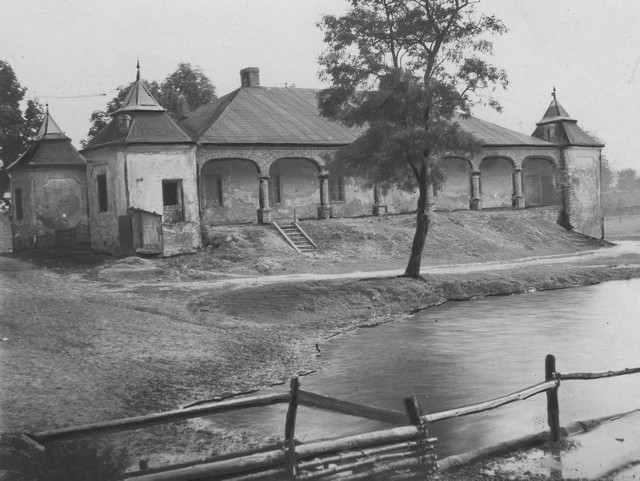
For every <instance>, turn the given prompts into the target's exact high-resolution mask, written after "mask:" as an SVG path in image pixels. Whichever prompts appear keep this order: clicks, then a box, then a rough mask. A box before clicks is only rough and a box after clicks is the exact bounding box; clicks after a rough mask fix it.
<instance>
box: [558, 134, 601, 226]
mask: <svg viewBox="0 0 640 481" xmlns="http://www.w3.org/2000/svg"><path fill="white" fill-rule="evenodd" d="M565 155H566V162H567V171H568V174H569V186H570V197H569V204H570V211H569V216H570V217H569V221H570V222H571V225H572V226H573V228H574V229H575V230H577V231H578V232H582V233H583V234H586V235H590V236H593V237H597V238H600V237H601V236H602V227H603V226H602V222H603V221H602V216H603V213H602V205H601V200H600V166H599V159H600V149H599V148H597V147H569V148H567V149H566V152H565Z"/></svg>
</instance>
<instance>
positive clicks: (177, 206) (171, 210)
mask: <svg viewBox="0 0 640 481" xmlns="http://www.w3.org/2000/svg"><path fill="white" fill-rule="evenodd" d="M162 204H163V213H162V214H163V222H165V223H167V224H175V223H176V222H183V221H184V210H183V208H182V180H163V181H162Z"/></svg>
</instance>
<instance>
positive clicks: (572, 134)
mask: <svg viewBox="0 0 640 481" xmlns="http://www.w3.org/2000/svg"><path fill="white" fill-rule="evenodd" d="M551 95H552V96H553V100H552V101H551V104H549V107H548V108H547V111H546V112H545V113H544V116H543V117H542V119H541V120H540V122H537V123H536V126H537V127H536V130H535V131H534V132H533V136H534V137H538V138H539V139H545V138H546V137H545V133H546V134H548V132H547V130H548V129H549V127H545V126H547V125H549V124H555V125H556V128H557V129H558V130H557V132H556V134H555V136H556V140H555V142H557V143H559V144H563V145H576V146H584V147H604V145H603V144H602V143H601V142H599V141H598V140H596V139H594V138H593V137H592V136H590V135H589V134H588V133H587V132H585V131H584V130H582V129H581V128H580V127H579V126H578V121H577V120H576V119H574V118H571V117H570V116H569V113H568V112H567V111H566V110H565V109H564V107H563V106H562V105H560V102H558V99H557V98H556V89H555V87H554V88H553V93H552V94H551Z"/></svg>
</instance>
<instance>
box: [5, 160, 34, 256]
mask: <svg viewBox="0 0 640 481" xmlns="http://www.w3.org/2000/svg"><path fill="white" fill-rule="evenodd" d="M10 175H11V198H12V201H13V205H12V208H11V230H12V232H13V251H14V252H17V251H19V250H22V249H27V248H30V247H33V246H34V244H35V243H34V234H36V223H37V216H36V211H35V199H34V197H35V194H34V186H33V184H34V182H33V179H32V178H31V176H30V175H29V174H28V173H27V172H25V171H17V172H11V174H10ZM16 189H21V190H22V220H18V219H17V217H16V212H17V207H16V195H15V192H16Z"/></svg>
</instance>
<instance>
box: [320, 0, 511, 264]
mask: <svg viewBox="0 0 640 481" xmlns="http://www.w3.org/2000/svg"><path fill="white" fill-rule="evenodd" d="M350 3H351V9H350V10H349V11H348V12H347V13H346V14H345V15H343V16H340V17H336V16H333V15H326V16H324V17H323V18H322V20H321V22H320V23H319V24H318V26H319V27H320V28H321V29H322V30H323V32H324V41H325V43H326V45H327V49H326V50H325V52H324V53H323V54H322V55H321V57H320V65H321V72H320V77H321V79H323V80H326V81H329V82H330V83H331V87H330V88H329V89H326V90H323V91H322V92H320V94H319V95H318V102H319V108H320V111H321V113H322V115H324V116H326V117H329V118H332V119H335V120H338V121H340V122H342V123H344V124H345V125H347V126H357V127H361V128H362V129H363V130H364V132H363V134H362V135H361V136H360V137H359V138H358V139H357V140H356V141H355V142H354V143H353V144H351V145H350V146H348V147H346V148H344V149H341V151H340V152H339V153H338V156H337V160H338V161H341V162H343V163H344V165H345V172H346V173H347V174H349V173H351V174H354V173H357V174H360V175H364V176H365V178H367V180H368V181H369V182H370V183H371V184H374V183H387V182H389V183H393V184H395V185H397V186H398V187H399V188H402V189H409V188H415V187H416V186H417V187H418V190H419V197H418V209H417V215H416V232H415V235H414V239H413V244H412V248H411V256H410V258H409V262H408V264H407V268H406V271H405V276H408V277H420V262H421V259H422V252H423V250H424V243H425V240H426V238H427V234H428V232H429V226H430V224H431V214H430V211H431V202H432V201H431V195H432V193H431V191H432V188H433V186H434V185H435V186H436V187H437V185H438V184H439V183H441V182H442V181H443V180H444V174H443V171H442V168H441V167H440V166H439V164H438V161H439V159H440V158H441V157H442V156H443V155H444V154H446V153H450V152H473V151H475V150H477V149H478V148H479V146H478V145H477V143H476V142H475V141H474V140H473V138H471V136H470V135H468V134H465V133H464V132H463V131H462V130H461V129H460V126H459V124H458V123H457V122H456V114H457V113H460V114H462V115H468V114H469V113H470V110H471V107H472V106H473V105H475V104H478V103H483V104H485V105H489V106H491V107H493V108H496V109H498V110H499V109H500V106H499V104H498V103H497V102H496V101H495V100H494V99H492V98H491V97H484V96H482V91H484V90H486V89H495V88H496V87H497V86H502V87H506V85H507V76H506V73H505V72H504V71H503V70H500V69H498V68H497V67H495V66H493V65H491V64H489V63H488V62H487V61H486V60H485V59H484V57H486V56H487V55H490V54H491V51H492V43H491V42H490V41H489V40H488V36H489V35H491V34H502V33H503V32H505V31H506V28H505V27H504V25H503V24H502V22H501V21H500V20H498V19H497V18H496V17H495V16H485V15H480V14H478V13H477V12H476V10H475V8H474V5H473V4H476V3H479V2H478V1H474V2H471V1H468V0H351V1H350Z"/></svg>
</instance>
